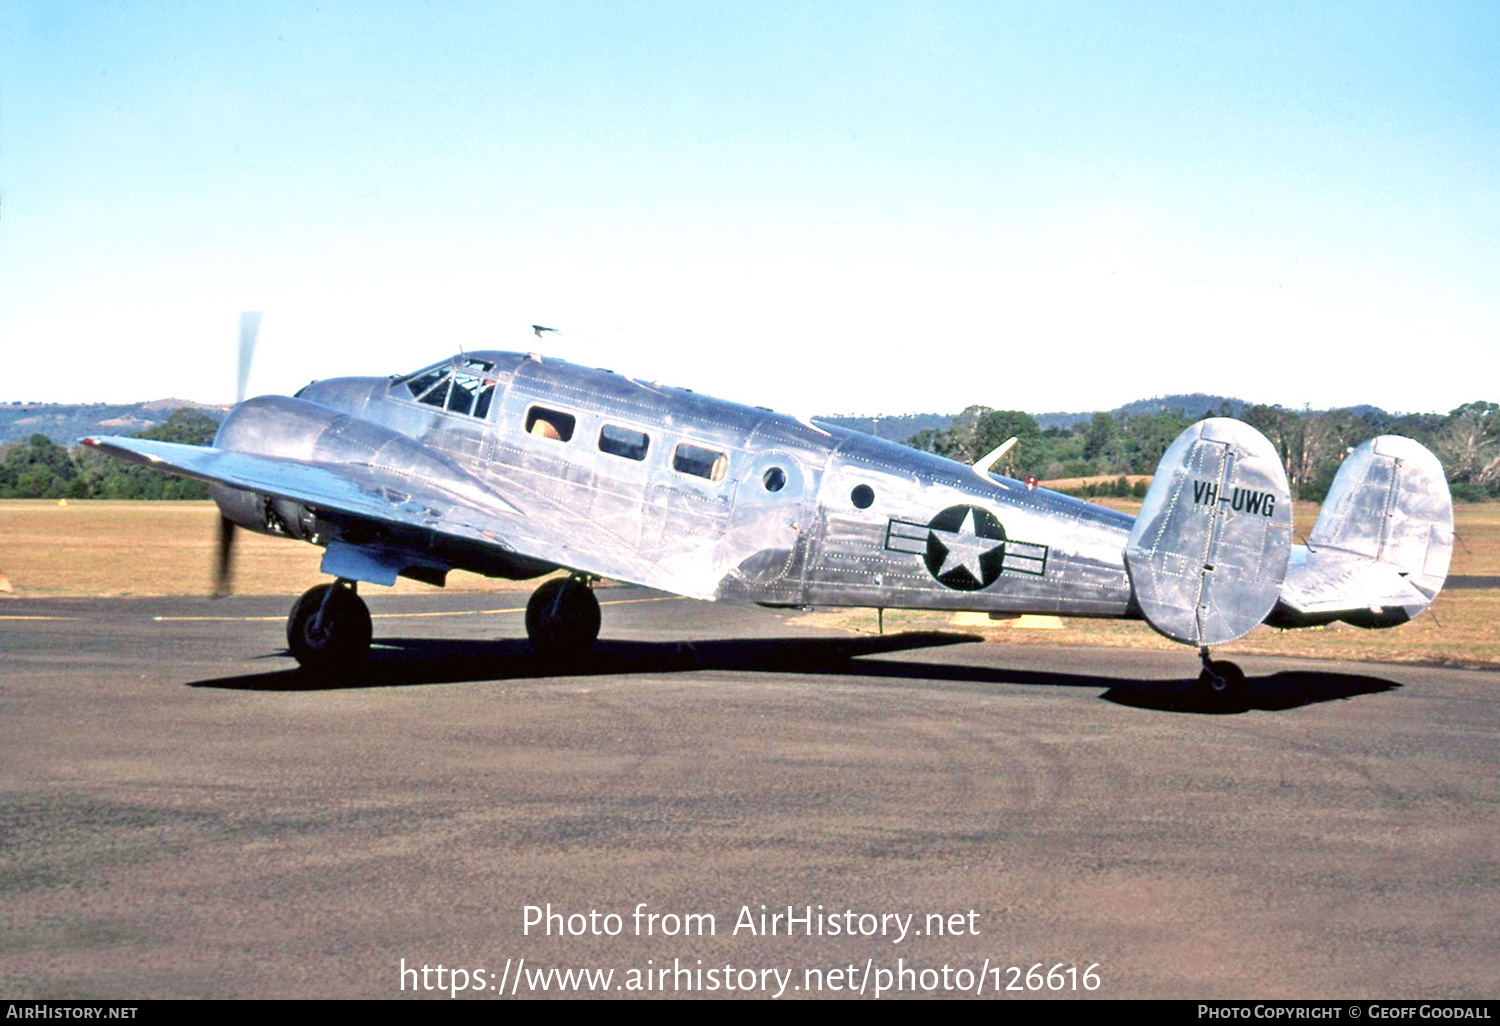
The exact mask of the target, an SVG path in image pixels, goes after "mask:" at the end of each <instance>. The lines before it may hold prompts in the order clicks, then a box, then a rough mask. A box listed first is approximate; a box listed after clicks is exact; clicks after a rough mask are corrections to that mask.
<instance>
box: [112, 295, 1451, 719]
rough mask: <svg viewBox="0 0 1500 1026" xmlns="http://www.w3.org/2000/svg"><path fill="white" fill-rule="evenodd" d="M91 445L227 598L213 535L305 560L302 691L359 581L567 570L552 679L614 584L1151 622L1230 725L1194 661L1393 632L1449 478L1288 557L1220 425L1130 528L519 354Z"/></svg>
mask: <svg viewBox="0 0 1500 1026" xmlns="http://www.w3.org/2000/svg"><path fill="white" fill-rule="evenodd" d="M247 330H249V332H250V335H251V337H252V341H253V334H254V331H253V325H252V326H250V327H249V328H248V329H247ZM242 343H243V338H242ZM242 351H243V344H242ZM243 381H244V364H243V362H242V370H241V383H242V392H243ZM83 441H84V443H85V444H87V445H90V446H94V447H96V448H98V449H100V450H102V451H105V452H108V453H111V454H112V455H115V456H118V457H121V458H123V459H126V460H131V461H134V462H137V463H144V464H148V465H151V466H155V467H158V468H160V469H163V470H166V471H168V472H171V473H175V474H179V475H183V476H186V477H192V478H197V479H199V480H202V481H207V482H209V483H210V484H211V485H212V490H213V496H214V499H215V501H216V502H217V503H218V506H219V509H220V511H221V512H222V514H223V518H224V519H223V529H224V533H223V535H222V538H223V544H222V547H221V564H220V572H221V586H222V585H223V584H224V583H225V582H224V577H225V576H226V575H227V572H228V562H229V553H230V543H231V542H232V540H233V526H232V525H239V526H240V527H244V528H248V529H249V530H252V531H258V532H262V533H265V534H275V535H285V536H287V537H291V538H300V539H302V540H304V541H309V542H312V543H313V544H315V545H320V546H323V547H324V549H325V550H326V551H325V554H324V556H323V562H322V571H323V572H324V573H325V574H328V575H330V576H331V577H333V578H334V582H333V583H332V584H322V585H319V586H317V587H314V588H312V589H311V590H309V591H308V592H307V593H306V594H304V595H303V596H302V597H301V598H300V599H298V600H297V602H296V604H295V605H294V606H293V608H292V611H291V615H290V617H289V619H288V623H287V640H288V643H289V645H290V648H291V652H292V654H293V655H294V656H295V657H296V659H297V661H298V662H299V663H300V664H301V665H302V666H304V667H307V668H309V669H315V670H326V669H333V668H340V667H344V668H347V667H349V666H351V665H356V664H358V663H359V662H361V661H362V660H363V659H364V658H365V655H366V653H367V651H368V649H369V646H370V642H371V629H370V615H369V611H368V610H367V608H366V606H365V603H364V601H363V600H362V599H361V598H360V597H359V596H358V595H357V594H356V587H357V585H358V584H359V583H361V582H363V583H368V584H381V585H391V584H393V583H395V581H396V578H398V577H403V576H404V577H410V578H415V579H416V580H419V581H425V582H427V583H429V584H434V585H438V586H441V585H442V584H443V583H444V579H445V577H446V575H447V574H448V572H449V571H450V570H454V569H463V570H469V571H473V572H475V573H479V574H484V575H487V576H490V577H503V578H512V579H528V578H533V577H539V576H542V575H544V574H547V573H550V572H551V571H553V570H556V569H563V570H566V571H568V576H566V577H554V578H552V579H550V580H548V581H546V582H545V583H543V584H542V585H541V587H539V588H538V589H537V590H536V591H535V593H534V594H533V595H532V597H531V600H530V602H529V603H528V605H527V610H526V630H527V634H528V635H529V637H530V639H531V642H532V644H533V645H534V647H535V648H536V650H537V651H538V652H539V653H540V654H542V655H543V656H546V657H552V658H560V657H569V656H577V655H579V654H581V653H584V652H587V651H588V649H589V648H590V646H592V645H593V643H594V641H595V639H596V638H597V637H598V634H599V628H600V611H599V603H598V601H597V600H596V599H595V597H594V594H593V592H592V590H591V587H590V585H591V583H592V582H593V581H594V580H596V579H599V578H609V579H613V580H618V581H625V582H630V583H633V584H638V585H644V586H646V587H650V588H657V589H661V590H663V591H668V592H672V593H675V594H678V595H683V596H689V597H692V598H697V599H706V600H733V601H737V602H748V603H757V604H760V605H763V606H772V607H789V606H794V607H795V606H862V607H873V608H880V609H930V610H975V611H982V612H994V613H1052V614H1060V615H1064V616H1086V617H1113V618H1124V619H1144V620H1145V621H1146V622H1147V623H1148V624H1150V625H1151V626H1152V627H1153V628H1155V629H1156V630H1157V631H1158V632H1160V633H1161V634H1163V635H1165V636H1166V637H1168V638H1171V639H1172V640H1173V641H1177V642H1181V643H1183V644H1186V645H1191V646H1194V647H1195V648H1197V649H1198V651H1199V655H1200V658H1201V660H1202V665H1203V669H1202V673H1201V675H1200V678H1199V683H1200V688H1201V689H1202V690H1203V692H1204V693H1205V695H1206V696H1207V697H1208V698H1209V699H1210V700H1213V701H1215V702H1217V703H1221V704H1226V705H1229V704H1234V703H1243V702H1244V701H1245V700H1246V690H1247V689H1246V684H1245V678H1244V674H1243V673H1242V672H1241V671H1240V670H1239V669H1238V668H1237V667H1236V666H1234V664H1232V663H1228V662H1225V661H1221V660H1213V659H1210V657H1209V649H1210V647H1211V646H1215V645H1220V644H1223V643H1225V642H1228V641H1232V640H1234V639H1235V638H1238V637H1241V636H1242V635H1244V634H1246V633H1247V632H1249V631H1250V630H1251V629H1252V628H1254V627H1255V626H1256V625H1257V624H1260V623H1263V622H1264V623H1269V624H1272V625H1274V626H1277V627H1297V626H1310V625H1319V624H1327V623H1330V622H1332V621H1334V620H1343V621H1346V622H1348V623H1352V624H1357V625H1359V626H1362V627H1390V626H1394V625H1396V624H1399V623H1403V622H1405V621H1406V620H1408V619H1410V618H1412V617H1414V616H1416V615H1417V614H1419V613H1420V612H1421V611H1422V610H1424V609H1425V608H1426V607H1427V606H1428V605H1429V604H1430V603H1431V602H1432V600H1433V599H1434V598H1435V597H1436V595H1437V593H1438V590H1439V589H1440V588H1441V587H1442V585H1443V582H1444V579H1445V578H1446V576H1447V571H1448V563H1449V558H1450V555H1451V553H1452V545H1453V514H1452V502H1451V499H1450V497H1449V492H1448V486H1447V482H1446V480H1445V478H1444V474H1443V470H1442V467H1441V465H1440V464H1439V463H1438V461H1437V459H1436V458H1435V457H1434V456H1433V455H1432V454H1431V453H1430V452H1428V451H1427V450H1426V449H1425V448H1423V447H1422V446H1421V445H1420V444H1418V443H1417V442H1415V441H1412V440H1411V439H1408V438H1401V437H1397V436H1392V435H1386V436H1382V437H1379V438H1375V439H1372V440H1371V441H1369V442H1366V443H1365V444H1364V445H1362V446H1360V447H1359V448H1357V449H1355V450H1354V451H1353V452H1352V453H1351V454H1350V455H1349V456H1348V457H1347V458H1346V459H1345V461H1344V463H1343V466H1342V467H1341V468H1340V470H1339V473H1338V476H1337V478H1336V479H1335V481H1334V484H1333V487H1332V488H1331V490H1330V491H1329V493H1328V497H1327V499H1326V501H1325V503H1324V506H1323V510H1322V513H1321V514H1320V516H1319V518H1318V520H1317V524H1316V526H1314V528H1313V530H1312V532H1311V534H1310V535H1309V536H1308V538H1307V540H1306V544H1293V539H1292V503H1291V496H1290V493H1289V489H1288V485H1287V478H1286V474H1285V472H1284V470H1283V468H1282V465H1281V462H1280V460H1279V459H1278V457H1277V453H1276V450H1275V448H1274V447H1273V446H1272V445H1271V443H1270V442H1269V441H1267V440H1266V438H1265V437H1264V436H1263V435H1261V434H1260V433H1259V432H1257V431H1256V430H1255V429H1254V428H1252V427H1250V426H1249V425H1247V424H1244V423H1241V422H1239V421H1236V420H1230V419H1226V418H1211V419H1208V420H1202V421H1199V422H1198V423H1196V424H1194V425H1192V426H1191V427H1189V428H1187V429H1186V430H1185V431H1183V432H1182V434H1181V435H1179V436H1178V438H1177V440H1176V441H1175V442H1173V443H1172V445H1171V447H1170V448H1169V449H1168V450H1167V451H1166V454H1165V455H1164V456H1163V457H1162V459H1161V463H1160V464H1159V466H1158V468H1157V471H1156V475H1155V478H1154V481H1153V483H1152V485H1151V488H1150V490H1149V491H1148V493H1147V494H1146V498H1145V501H1144V504H1143V506H1142V508H1141V511H1140V514H1139V515H1138V516H1136V517H1134V518H1132V517H1130V516H1128V515H1126V514H1124V513H1119V512H1115V511H1113V510H1109V509H1105V508H1103V507H1100V506H1096V505H1092V504H1090V503H1086V502H1083V501H1081V500H1078V499H1074V498H1070V497H1068V496H1065V495H1060V494H1057V493H1055V492H1050V491H1047V490H1045V489H1041V488H1034V487H1029V486H1028V485H1027V484H1024V483H1022V482H1019V481H1015V480H1011V479H1009V478H1006V477H1001V476H999V475H996V474H992V473H989V472H988V469H987V468H988V466H989V465H990V464H991V463H993V460H992V459H990V460H981V461H980V463H979V464H976V465H975V466H968V465H965V464H961V463H956V462H954V461H952V460H948V459H944V458H942V457H939V456H934V455H931V454H929V453H923V452H918V451H915V450H913V449H909V448H906V447H905V446H902V445H899V444H895V443H892V442H887V441H883V440H881V439H878V438H874V437H871V436H869V435H865V434H860V433H857V432H853V431H847V430H844V429H841V428H838V427H835V426H832V425H823V424H816V423H813V422H811V421H808V420H803V419H800V418H797V417H793V416H788V415H786V414H781V413H776V412H773V411H772V410H769V409H766V408H764V407H749V406H741V405H738V404H736V403H731V402H725V401H723V400H719V399H713V398H709V397H708V396H704V395H699V394H697V393H694V392H692V391H690V390H687V389H682V388H672V387H664V386H662V385H660V384H658V383H656V382H649V381H643V380H639V379H636V378H631V377H627V376H625V375H623V374H617V373H614V372H613V371H608V370H597V369H592V368H588V367H580V366H576V365H574V364H571V363H566V362H564V361H562V360H557V359H552V358H546V357H542V356H539V355H537V354H535V353H510V352H476V353H464V354H460V355H458V356H454V357H451V358H449V359H446V360H443V361H442V362H440V363H436V364H433V365H432V366H429V367H424V368H422V369H421V370H418V371H416V372H414V373H410V374H404V375H400V376H393V377H389V378H339V379H335V380H328V381H317V382H314V383H312V384H310V385H308V386H307V387H305V388H303V389H302V390H301V391H299V392H298V393H297V394H296V395H295V396H292V397H290V398H287V397H284V396H262V397H259V398H254V399H249V400H246V401H242V402H240V403H239V404H238V405H237V406H236V407H235V408H234V409H233V410H232V411H231V413H230V414H229V416H228V418H227V419H226V420H225V421H224V423H223V425H222V426H221V427H220V429H219V432H218V435H217V437H216V438H215V439H214V443H213V445H212V446H208V447H202V446H190V445H176V444H172V443H168V442H157V441H148V440H145V439H139V438H118V437H93V438H86V439H84V440H83ZM992 455H993V454H992Z"/></svg>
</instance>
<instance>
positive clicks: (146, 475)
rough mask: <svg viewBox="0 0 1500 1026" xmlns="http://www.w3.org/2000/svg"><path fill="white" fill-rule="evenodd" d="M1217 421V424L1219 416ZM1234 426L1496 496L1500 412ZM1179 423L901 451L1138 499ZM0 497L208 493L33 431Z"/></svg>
mask: <svg viewBox="0 0 1500 1026" xmlns="http://www.w3.org/2000/svg"><path fill="white" fill-rule="evenodd" d="M1226 406H1227V404H1226ZM1221 412H1222V413H1224V414H1225V415H1227V413H1228V410H1227V409H1225V410H1222V411H1221ZM1240 419H1241V420H1243V421H1245V422H1246V423H1248V424H1250V425H1251V426H1253V427H1255V428H1257V429H1258V430H1259V431H1260V432H1261V433H1262V434H1264V435H1265V436H1266V437H1267V438H1269V439H1270V440H1271V442H1272V444H1274V445H1275V446H1276V449H1277V451H1278V452H1279V453H1280V454H1281V458H1282V463H1283V465H1284V466H1285V467H1286V475H1287V480H1288V481H1289V482H1290V483H1291V486H1292V495H1293V496H1294V497H1296V498H1298V499H1303V500H1308V501H1314V502H1316V501H1319V500H1321V499H1322V498H1323V496H1324V495H1325V494H1326V493H1327V491H1328V487H1329V485H1330V484H1332V483H1333V476H1334V474H1335V473H1336V472H1337V471H1338V468H1339V464H1340V463H1341V462H1342V461H1343V458H1344V456H1345V455H1346V454H1347V453H1348V452H1349V450H1350V449H1352V448H1354V447H1355V446H1357V445H1359V444H1360V443H1361V442H1364V441H1366V440H1368V439H1370V438H1373V437H1374V436H1376V435H1381V434H1395V435H1406V436H1408V437H1410V438H1415V439H1416V440H1417V441H1419V442H1421V443H1422V444H1423V445H1425V446H1427V447H1428V448H1429V449H1431V450H1432V451H1433V452H1434V453H1436V454H1437V457H1438V459H1439V460H1441V461H1442V464H1443V469H1444V470H1445V471H1446V473H1447V475H1448V483H1449V486H1450V487H1451V488H1452V489H1453V497H1454V499H1456V500H1458V501H1460V502H1480V501H1484V500H1487V499H1494V498H1497V497H1500V404H1496V403H1489V402H1475V403H1468V404H1466V405H1464V406H1460V407H1458V408H1457V409H1455V410H1452V411H1450V412H1448V413H1416V414H1407V415H1404V416H1393V415H1391V414H1387V413H1384V412H1383V411H1380V410H1370V409H1369V408H1366V409H1364V410H1362V411H1360V412H1358V413H1356V412H1355V411H1352V410H1327V411H1311V410H1303V411H1300V412H1299V411H1296V410H1287V409H1284V408H1282V407H1280V406H1247V407H1245V408H1244V409H1243V410H1242V411H1241V412H1240ZM1189 423H1190V421H1189V420H1188V418H1187V416H1186V415H1185V414H1184V413H1183V412H1182V411H1181V410H1163V411H1157V412H1154V413H1142V414H1134V415H1130V414H1120V415H1116V414H1111V413H1096V414H1094V416H1093V419H1092V420H1089V421H1085V422H1081V423H1079V424H1076V425H1074V426H1073V427H1071V428H1065V427H1052V428H1048V429H1046V430H1045V431H1044V430H1042V428H1041V427H1039V426H1038V425H1037V422H1036V420H1035V419H1034V418H1033V417H1032V416H1031V415H1030V414H1028V413H1022V412H1021V411H1019V410H994V409H990V408H989V407H987V406H970V407H969V408H968V409H966V410H964V411H963V412H962V413H960V414H959V415H958V416H957V417H955V418H954V419H953V421H952V423H951V424H949V425H948V427H946V428H936V429H929V430H925V431H919V432H918V433H917V434H915V435H913V436H912V437H911V438H910V439H908V440H907V443H906V444H907V445H910V446H912V447H913V448H916V449H921V450H923V451H924V452H933V453H937V454H938V455H940V456H947V457H949V458H950V459H955V460H959V461H960V462H964V463H973V462H974V461H975V460H977V459H979V458H980V457H981V456H984V455H985V454H986V453H988V452H990V451H991V450H993V449H994V448H995V447H996V446H997V445H999V444H1000V443H1002V442H1004V441H1005V440H1006V439H1007V438H1010V437H1012V436H1014V437H1015V438H1017V439H1018V442H1017V444H1016V445H1015V447H1013V448H1012V449H1011V450H1010V452H1008V453H1007V454H1006V455H1005V457H1004V458H1003V459H1002V460H1001V461H1000V462H999V463H998V464H997V465H996V466H995V468H994V469H995V470H996V471H997V472H998V473H1002V474H1006V475H1009V476H1011V477H1016V478H1026V477H1036V478H1037V479H1039V480H1043V481H1049V480H1057V479H1060V478H1081V477H1106V478H1109V479H1110V480H1109V481H1108V482H1107V483H1106V484H1105V485H1104V486H1103V487H1102V488H1101V487H1100V486H1098V485H1093V486H1088V487H1089V488H1090V489H1091V491H1090V494H1096V493H1099V492H1101V491H1102V492H1104V493H1105V494H1117V495H1118V494H1130V493H1131V492H1132V491H1134V492H1136V493H1140V492H1142V491H1143V488H1140V487H1136V488H1132V487H1130V486H1129V485H1127V484H1126V483H1125V481H1124V479H1125V477H1126V475H1139V474H1151V473H1153V472H1154V471H1155V470H1156V464H1157V461H1159V460H1160V459H1161V456H1162V453H1164V452H1165V451H1166V449H1167V446H1168V445H1170V444H1171V442H1172V439H1174V438H1176V437H1177V435H1178V433H1179V432H1181V431H1182V429H1183V428H1185V427H1187V426H1188V424H1189ZM217 430H218V423H217V422H216V421H215V420H214V419H213V418H212V417H210V416H208V415H207V414H206V413H203V412H202V411H201V410H195V409H190V408H183V409H180V410H177V411H175V412H173V414H172V415H171V416H170V417H169V418H167V420H166V421H165V422H164V423H162V424H161V425H160V426H158V427H155V428H152V429H151V430H149V431H143V432H141V434H140V436H139V437H141V438H155V439H158V440H160V441H165V442H182V443H185V444H188V445H204V444H207V443H208V442H209V441H211V440H212V439H213V436H214V433H215V432H216V431H217ZM0 498H7V499H64V498H66V499H206V498H208V486H207V485H204V484H203V483H202V482H199V481H189V480H186V479H184V478H179V477H171V476H169V475H167V474H164V473H162V472H161V471H159V470H153V469H152V468H150V467H141V466H135V465H133V464H128V463H122V462H121V461H119V460H117V459H113V458H111V457H108V456H104V455H102V454H100V453H98V452H95V451H94V450H92V449H90V448H88V447H87V446H80V447H78V448H76V449H72V450H69V449H66V448H64V447H63V446H60V445H57V444H56V443H54V442H53V441H52V440H51V439H50V438H48V437H47V436H46V435H42V434H36V435H32V436H31V439H30V440H29V441H27V442H24V443H20V444H17V445H12V446H11V447H10V448H9V449H8V450H6V451H5V452H4V454H3V456H0Z"/></svg>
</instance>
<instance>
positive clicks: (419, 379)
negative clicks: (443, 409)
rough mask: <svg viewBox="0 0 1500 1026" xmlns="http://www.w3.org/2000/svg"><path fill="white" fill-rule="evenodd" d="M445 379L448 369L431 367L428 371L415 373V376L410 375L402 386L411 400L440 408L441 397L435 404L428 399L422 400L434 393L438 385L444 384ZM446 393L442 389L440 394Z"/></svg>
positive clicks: (441, 403)
mask: <svg viewBox="0 0 1500 1026" xmlns="http://www.w3.org/2000/svg"><path fill="white" fill-rule="evenodd" d="M447 379H448V369H447V368H446V367H432V368H429V369H428V370H420V371H417V372H416V373H415V374H412V375H410V376H409V377H408V378H407V379H406V380H405V381H404V382H402V384H404V385H405V386H406V390H407V392H408V393H409V394H410V395H411V397H412V398H413V399H418V400H422V401H424V402H428V403H429V404H431V405H435V406H441V405H443V400H442V398H441V395H440V397H439V398H438V401H437V402H436V403H432V401H431V400H430V399H423V397H424V396H426V395H427V394H428V393H430V392H432V391H434V390H435V389H436V388H437V387H438V386H439V385H440V384H445V383H446V382H447ZM446 393H447V389H443V392H442V394H446Z"/></svg>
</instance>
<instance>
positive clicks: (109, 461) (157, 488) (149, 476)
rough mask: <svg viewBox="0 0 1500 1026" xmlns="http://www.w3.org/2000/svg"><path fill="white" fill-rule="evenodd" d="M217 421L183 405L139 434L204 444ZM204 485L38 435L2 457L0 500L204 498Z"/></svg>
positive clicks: (213, 430) (205, 495)
mask: <svg viewBox="0 0 1500 1026" xmlns="http://www.w3.org/2000/svg"><path fill="white" fill-rule="evenodd" d="M218 430H219V424H218V422H217V421H215V420H214V419H213V418H212V417H210V416H209V415H208V414H206V413H204V412H202V411H201V410H195V409H191V408H188V407H184V408H182V409H180V410H174V411H173V412H172V415H171V416H170V417H168V418H167V419H166V420H165V421H163V422H162V423H161V424H160V425H158V426H157V427H154V428H152V429H151V430H150V431H142V432H141V433H140V435H139V436H138V437H140V438H154V439H157V440H158V441H162V442H182V443H184V444H186V445H206V444H207V443H208V442H210V441H212V440H213V437H214V433H215V432H216V431H218ZM206 498H208V485H206V484H204V483H203V482H201V481H190V480H188V479H187V478H182V477H172V476H170V475H168V474H164V473H162V472H161V471H160V470H154V469H152V468H151V467H141V466H136V465H135V464H133V463H124V462H121V461H120V460H117V459H114V458H113V457H110V456H105V455H104V454H103V453H100V452H96V451H94V450H93V449H90V448H89V447H88V446H86V445H80V446H78V447H77V448H76V449H65V448H64V447H62V446H61V445H58V444H57V443H55V442H53V441H52V439H50V438H48V437H47V436H46V435H42V434H36V435H32V436H31V438H30V439H29V440H27V441H25V442H22V443H19V444H16V445H12V446H11V447H10V448H9V449H7V450H6V451H5V454H4V457H3V458H0V499H206Z"/></svg>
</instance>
